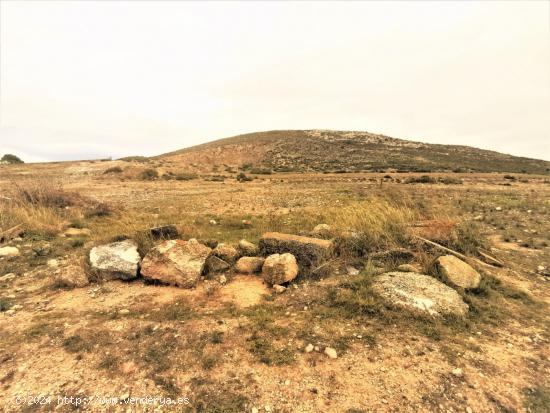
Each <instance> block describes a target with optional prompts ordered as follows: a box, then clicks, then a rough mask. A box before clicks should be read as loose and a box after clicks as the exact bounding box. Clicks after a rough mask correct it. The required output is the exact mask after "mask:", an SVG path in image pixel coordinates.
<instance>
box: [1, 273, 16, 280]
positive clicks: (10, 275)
mask: <svg viewBox="0 0 550 413" xmlns="http://www.w3.org/2000/svg"><path fill="white" fill-rule="evenodd" d="M12 280H15V274H14V273H12V272H10V273H9V274H5V275H3V276H1V277H0V282H7V281H12Z"/></svg>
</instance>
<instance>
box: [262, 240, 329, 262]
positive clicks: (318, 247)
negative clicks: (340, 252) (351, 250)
mask: <svg viewBox="0 0 550 413" xmlns="http://www.w3.org/2000/svg"><path fill="white" fill-rule="evenodd" d="M260 252H261V255H271V254H283V253H290V254H292V255H294V257H295V258H296V261H297V262H298V263H299V264H300V268H301V269H302V268H304V269H306V270H310V269H314V268H316V267H318V266H319V265H321V264H322V263H323V262H325V261H326V260H327V259H328V258H330V257H331V255H332V253H333V243H332V241H328V240H324V239H319V238H311V237H302V236H299V235H291V234H281V233H279V232H267V233H265V234H264V235H263V236H262V238H261V239H260Z"/></svg>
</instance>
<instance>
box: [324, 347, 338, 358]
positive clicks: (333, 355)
mask: <svg viewBox="0 0 550 413" xmlns="http://www.w3.org/2000/svg"><path fill="white" fill-rule="evenodd" d="M324 353H325V354H326V355H327V356H328V357H329V358H331V359H336V358H338V353H336V350H335V349H333V348H332V347H325V351H324Z"/></svg>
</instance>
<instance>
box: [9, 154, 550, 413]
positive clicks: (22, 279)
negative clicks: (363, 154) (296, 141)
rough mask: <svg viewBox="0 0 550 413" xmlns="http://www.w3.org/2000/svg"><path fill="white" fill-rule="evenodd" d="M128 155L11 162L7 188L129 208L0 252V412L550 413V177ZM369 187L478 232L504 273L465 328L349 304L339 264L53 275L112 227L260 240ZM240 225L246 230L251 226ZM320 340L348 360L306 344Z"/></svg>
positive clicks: (489, 273)
mask: <svg viewBox="0 0 550 413" xmlns="http://www.w3.org/2000/svg"><path fill="white" fill-rule="evenodd" d="M120 164H121V163H120V162H117V161H110V162H79V163H58V164H40V165H23V166H13V167H11V166H10V167H9V168H8V167H5V166H2V167H0V168H1V169H0V190H1V191H2V192H1V193H2V194H7V193H8V190H9V188H10V187H11V186H12V185H13V184H14V182H15V183H18V184H22V183H24V182H27V181H32V180H35V181H36V180H43V179H49V180H54V181H58V182H60V183H61V184H62V185H63V188H64V189H67V190H71V191H76V192H78V193H80V194H82V195H84V196H87V197H90V198H91V199H94V200H97V201H101V202H106V203H110V204H112V205H116V206H117V207H120V211H122V212H120V214H119V215H117V217H116V218H109V217H107V218H93V219H90V220H89V221H85V222H84V224H85V226H86V227H88V228H90V229H91V231H92V235H91V236H90V237H89V238H88V239H86V240H85V241H84V242H83V244H82V245H78V246H74V245H73V246H70V245H68V244H67V242H68V241H69V240H67V239H65V238H59V237H57V238H55V239H39V238H36V237H35V238H27V237H24V238H23V239H21V240H18V241H17V240H16V241H10V243H9V245H15V246H17V247H18V248H20V250H21V255H19V256H17V257H4V258H0V277H2V276H4V275H5V274H8V273H13V274H15V278H14V279H10V280H5V281H0V297H2V298H4V299H5V300H8V301H9V302H10V306H11V308H12V309H13V308H16V311H15V312H14V313H13V312H12V313H11V314H7V313H6V311H3V312H2V313H0V389H1V390H0V406H1V409H2V411H5V412H20V411H21V412H31V411H44V412H46V411H62V412H64V411H75V410H76V411H80V410H82V411H93V412H95V411H98V412H100V411H109V412H111V411H116V412H119V411H120V412H142V411H143V412H153V411H155V412H156V411H178V412H179V411H182V412H195V411H197V412H240V411H243V412H304V413H305V412H347V413H353V412H355V413H358V412H395V411H400V412H401V411H403V412H419V411H434V412H546V411H550V404H549V403H550V379H549V378H550V346H549V338H550V337H549V328H548V327H549V317H548V304H549V303H550V283H549V279H550V278H549V277H548V274H549V273H548V271H549V269H550V246H549V245H550V201H549V200H550V179H549V178H547V177H543V176H530V175H524V176H521V177H514V180H511V179H509V178H505V177H504V176H503V174H448V175H449V176H452V177H454V178H459V179H460V180H461V181H462V183H461V184H444V183H428V184H407V183H405V182H404V181H405V179H406V178H407V177H409V176H412V175H410V174H380V173H363V174H361V173H354V174H273V175H265V176H259V177H257V179H255V180H253V181H251V182H242V183H241V182H237V181H236V180H234V179H226V180H225V181H224V182H211V181H206V180H204V179H194V180H190V181H174V180H170V181H168V180H162V179H160V180H156V181H143V180H137V179H119V178H117V177H112V176H110V175H106V174H103V171H104V170H106V169H107V168H109V167H113V166H116V165H120ZM386 175H390V178H388V177H386ZM416 175H422V174H416ZM429 175H432V176H437V177H444V176H447V175H446V174H429ZM372 194H386V195H387V196H396V197H407V198H410V202H411V204H413V203H414V205H415V208H424V209H426V210H430V211H431V210H433V209H435V212H437V214H438V216H440V217H446V218H449V219H456V220H466V221H472V222H477V223H479V225H480V226H481V227H482V230H483V234H484V236H485V237H486V239H487V240H488V242H489V243H490V246H489V252H490V254H491V255H493V256H495V257H497V258H498V259H499V260H502V261H503V262H504V264H505V265H504V266H503V267H500V268H499V267H494V266H484V267H482V268H480V271H481V272H482V275H483V277H486V278H487V279H491V280H498V281H494V287H492V288H494V289H493V290H490V292H489V293H487V296H475V297H474V296H472V297H471V299H472V302H473V303H476V305H477V307H475V308H476V311H470V313H471V314H470V315H469V316H468V319H467V320H466V321H465V322H460V323H458V322H457V323H456V324H452V323H451V322H442V321H441V320H435V319H434V320H430V319H428V320H426V319H419V318H418V317H417V316H415V315H407V314H402V313H403V311H402V310H400V311H395V310H383V311H380V312H373V313H369V312H365V313H361V314H353V313H352V314H350V313H349V312H347V311H343V310H342V308H343V307H342V308H340V307H338V305H333V304H331V303H333V301H331V298H330V297H332V296H333V295H334V292H335V291H344V292H347V291H351V290H347V289H346V288H348V287H347V285H348V284H349V283H353V282H355V281H356V278H354V276H350V275H346V273H345V271H343V270H335V271H334V272H333V273H330V274H326V276H324V277H323V278H322V279H321V280H304V279H301V280H299V281H298V282H296V283H294V284H291V285H289V286H288V289H287V290H286V291H285V292H284V293H283V294H276V293H274V292H273V291H272V289H271V288H269V287H268V286H267V285H265V284H264V283H263V282H262V281H261V279H260V278H258V277H256V276H242V275H239V276H228V279H229V281H228V283H227V284H225V285H221V284H220V283H218V282H217V281H215V280H205V281H203V282H201V283H200V284H199V285H198V287H197V288H196V289H193V290H184V289H180V288H176V287H169V286H162V285H150V284H145V283H143V281H142V280H139V279H138V280H136V281H132V282H122V281H111V282H104V283H99V284H90V286H88V287H84V288H76V289H73V290H66V289H59V288H54V287H52V277H53V274H54V271H55V270H56V268H58V267H59V266H63V265H65V263H68V262H75V261H77V260H79V259H81V258H82V257H83V256H85V255H86V252H87V251H88V250H89V248H91V246H93V245H96V244H97V243H99V242H104V241H106V240H108V238H110V237H112V235H114V234H113V233H112V232H113V231H120V232H123V233H130V232H132V231H135V230H136V229H140V228H141V229H146V228H147V227H148V226H153V225H160V224H165V223H174V224H177V225H179V227H180V228H181V229H182V230H183V232H184V233H185V234H186V235H187V236H196V237H197V238H217V239H219V240H223V241H227V242H236V241H238V240H239V239H241V238H247V239H249V240H251V241H257V239H258V237H259V236H260V235H261V233H262V232H263V231H267V230H272V229H275V230H283V231H288V232H294V233H297V232H299V229H300V228H302V227H303V226H305V225H310V226H309V227H307V228H303V229H304V230H311V228H312V226H313V225H315V224H318V223H321V222H315V216H316V215H315V214H316V213H317V212H316V211H319V210H323V209H325V208H329V207H338V206H339V205H348V204H349V203H350V202H352V201H357V200H359V201H360V200H362V199H364V198H366V197H368V196H370V195H372ZM3 196H6V195H3ZM430 213H431V212H430ZM304 216H308V217H310V218H308V219H305V218H304ZM242 219H248V220H251V222H252V226H251V227H249V226H246V227H240V226H239V225H238V223H239V222H241V220H242ZM136 220H137V222H136ZM212 220H214V221H215V224H211V221H212ZM115 227H116V229H114V228H115ZM196 232H198V233H196ZM45 243H46V244H47V248H46V247H44V244H45ZM37 251H38V252H37ZM51 259H57V260H58V263H57V266H54V265H52V263H51V262H50V264H48V260H51ZM365 260H366V258H365ZM358 266H359V267H361V263H359V264H358ZM331 294H332V295H331ZM334 302H338V301H334ZM14 306H15V307H14ZM472 308H474V307H472ZM310 343H311V344H313V345H314V346H318V347H319V348H320V349H322V348H323V347H324V346H329V345H330V346H331V347H334V348H336V350H337V352H338V357H337V358H336V359H331V358H329V357H327V356H326V355H325V354H323V352H322V351H316V350H314V351H312V352H305V351H304V348H305V347H306V345H308V344H310ZM71 396H72V397H73V399H70V397H71ZM64 397H65V398H64ZM155 397H156V398H157V399H156V400H153V398H155ZM167 397H170V398H171V400H177V401H178V402H179V403H180V404H177V405H167V404H166V400H167V399H166V398H167ZM132 398H138V399H139V402H138V401H136V400H135V399H132ZM178 398H179V400H178ZM107 399H108V400H107ZM163 403H164V404H163Z"/></svg>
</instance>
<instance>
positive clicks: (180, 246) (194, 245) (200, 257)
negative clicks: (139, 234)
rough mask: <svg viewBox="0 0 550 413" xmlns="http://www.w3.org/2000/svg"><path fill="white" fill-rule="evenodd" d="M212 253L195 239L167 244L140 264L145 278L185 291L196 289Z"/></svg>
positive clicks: (154, 249)
mask: <svg viewBox="0 0 550 413" xmlns="http://www.w3.org/2000/svg"><path fill="white" fill-rule="evenodd" d="M211 252H212V250H211V249H210V248H208V247H207V246H205V245H203V244H201V243H199V242H198V241H197V240H196V239H190V240H189V241H183V240H179V239H178V240H170V241H164V242H162V243H160V244H159V245H157V246H156V247H155V248H153V249H151V250H150V251H149V252H148V253H147V255H146V256H145V258H143V262H142V263H141V274H142V275H143V278H145V279H148V280H152V281H159V282H162V283H164V284H169V285H176V286H178V287H182V288H193V287H194V286H195V285H196V284H197V282H198V281H199V278H200V276H201V274H202V272H203V270H204V266H205V263H206V259H207V258H208V256H209V255H210V253H211Z"/></svg>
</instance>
